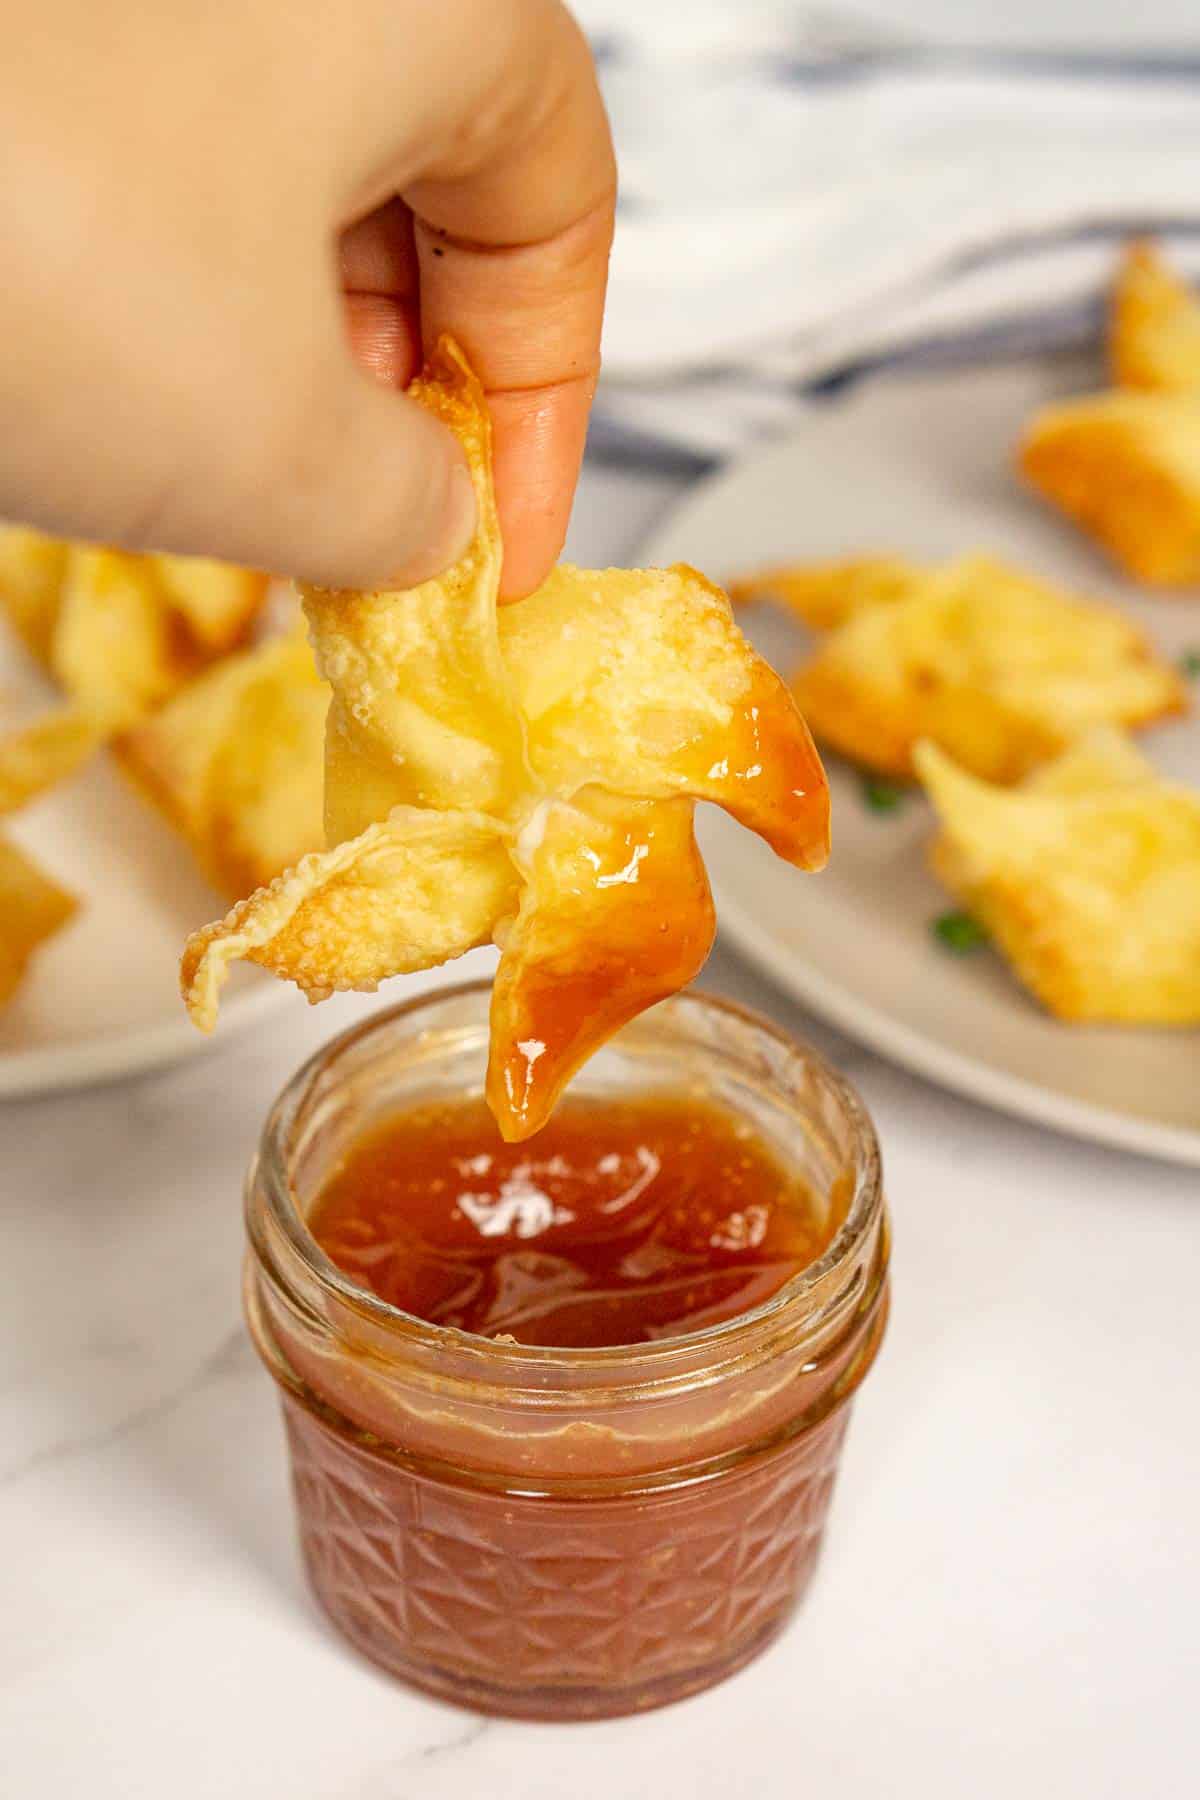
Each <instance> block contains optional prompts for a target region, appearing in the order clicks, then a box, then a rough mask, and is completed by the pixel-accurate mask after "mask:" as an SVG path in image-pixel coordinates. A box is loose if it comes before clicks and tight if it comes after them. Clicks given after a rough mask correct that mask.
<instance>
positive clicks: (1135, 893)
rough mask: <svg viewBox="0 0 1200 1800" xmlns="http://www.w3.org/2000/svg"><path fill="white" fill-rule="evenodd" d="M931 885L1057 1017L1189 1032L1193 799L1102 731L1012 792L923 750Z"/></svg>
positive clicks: (1195, 993)
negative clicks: (936, 883)
mask: <svg viewBox="0 0 1200 1800" xmlns="http://www.w3.org/2000/svg"><path fill="white" fill-rule="evenodd" d="M916 761H917V767H918V771H919V773H920V776H921V780H922V781H923V782H924V784H925V789H926V792H927V793H928V795H929V798H930V800H931V801H932V802H933V805H934V807H935V809H936V811H937V813H938V816H939V819H940V821H941V828H942V829H941V834H940V836H939V838H938V840H937V842H936V844H935V847H934V850H933V855H932V863H933V868H934V870H935V872H936V874H937V875H938V876H939V877H940V879H941V880H942V881H943V882H944V883H945V885H946V886H947V887H948V888H949V890H950V891H951V893H952V894H954V895H955V896H956V897H957V898H958V899H959V900H961V901H962V903H963V905H964V906H965V907H967V909H968V910H969V911H970V912H971V913H972V914H973V915H974V916H975V917H976V918H977V919H978V920H979V921H980V923H981V924H982V925H984V926H985V927H986V929H987V930H988V932H989V933H990V934H991V936H992V938H993V939H994V940H995V942H996V944H997V945H998V946H999V948H1000V950H1001V951H1002V952H1003V954H1004V955H1005V956H1006V957H1007V959H1008V961H1009V962H1010V963H1011V965H1012V968H1013V971H1014V973H1015V974H1016V975H1017V977H1018V979H1019V980H1020V981H1021V982H1023V983H1024V985H1025V986H1026V987H1027V988H1028V989H1029V990H1030V991H1031V993H1033V994H1034V995H1035V996H1036V997H1037V999H1039V1000H1040V1001H1041V1002H1042V1004H1043V1006H1045V1007H1046V1008H1047V1009H1048V1010H1049V1011H1050V1012H1052V1013H1055V1014H1056V1015H1057V1016H1058V1017H1059V1018H1060V1019H1069V1020H1074V1021H1078V1022H1085V1021H1087V1022H1092V1023H1103V1022H1109V1023H1122V1024H1140V1025H1194V1024H1197V1023H1200V794H1197V793H1193V792H1191V791H1189V790H1188V789H1185V788H1181V787H1176V786H1174V785H1173V784H1172V783H1170V782H1167V781H1164V780H1163V779H1162V778H1161V777H1160V776H1158V775H1157V774H1156V773H1155V771H1154V770H1153V769H1152V768H1151V767H1150V765H1149V764H1148V763H1147V762H1145V760H1144V759H1143V758H1142V757H1141V756H1140V755H1139V754H1138V752H1137V751H1136V750H1135V749H1134V748H1133V746H1132V745H1131V744H1129V743H1128V741H1127V740H1125V739H1123V738H1122V737H1121V736H1120V734H1119V733H1116V732H1112V731H1099V732H1096V733H1093V734H1091V735H1089V737H1088V738H1086V739H1083V740H1081V742H1080V743H1079V744H1078V745H1077V746H1075V747H1073V748H1072V749H1071V750H1069V751H1067V752H1066V754H1065V755H1064V756H1063V757H1062V758H1061V759H1060V760H1059V761H1058V762H1056V763H1052V764H1050V765H1048V766H1047V767H1046V768H1044V769H1041V770H1039V771H1038V772H1037V773H1036V774H1035V775H1033V776H1031V777H1030V779H1029V780H1028V781H1027V782H1025V783H1024V784H1023V785H1022V786H1021V787H1019V788H1007V789H1002V788H995V787H990V786H988V785H987V784H986V783H984V782H981V781H978V780H976V779H975V777H974V776H972V775H969V774H967V773H966V772H965V771H964V770H963V769H961V768H959V767H957V766H956V765H955V764H954V763H953V762H951V760H950V759H949V758H948V757H947V756H944V755H943V754H942V752H941V751H940V750H938V749H937V748H936V747H935V746H934V745H932V744H922V745H920V746H919V747H918V749H917V753H916Z"/></svg>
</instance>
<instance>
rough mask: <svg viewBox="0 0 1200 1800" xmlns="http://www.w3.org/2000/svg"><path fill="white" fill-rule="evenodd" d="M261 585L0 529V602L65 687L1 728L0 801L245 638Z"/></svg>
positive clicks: (129, 720)
mask: <svg viewBox="0 0 1200 1800" xmlns="http://www.w3.org/2000/svg"><path fill="white" fill-rule="evenodd" d="M266 589H267V580H266V577H265V576H262V575H257V574H254V573H252V572H250V571H247V570H244V569H234V568H229V567H227V566H226V565H225V564H223V563H215V562H209V561H207V560H205V559H204V558H197V557H180V556H156V555H152V556H135V555H131V554H129V553H127V552H125V551H119V550H105V549H96V548H92V547H87V546H82V545H78V546H71V545H67V544H63V543H59V542H58V541H56V540H55V539H53V538H48V537H45V536H43V535H42V534H41V533H40V532H35V531H29V530H26V529H24V528H23V527H17V526H5V527H2V528H0V607H2V608H3V610H4V611H5V612H6V613H7V614H8V616H9V618H10V620H11V621H12V623H13V625H14V626H15V628H16V629H17V631H18V632H19V633H20V635H21V636H22V638H23V639H24V640H25V642H26V644H27V645H28V647H29V648H30V649H31V650H32V651H33V652H34V654H35V655H36V656H37V657H38V658H39V660H40V661H42V662H43V663H44V664H45V666H46V667H47V668H48V669H49V671H50V673H51V674H52V675H53V676H54V677H55V679H56V680H57V682H58V684H59V685H60V687H62V688H63V690H64V691H65V693H66V694H67V696H68V704H67V705H66V706H65V707H63V708H61V709H60V710H58V711H57V712H53V713H50V714H48V715H47V717H46V718H44V719H41V720H39V721H37V722H36V723H35V724H34V725H32V726H30V727H28V728H26V729H24V730H22V731H19V732H17V733H15V734H14V735H12V736H10V737H9V738H7V739H0V812H3V811H6V810H9V809H11V808H12V807H13V806H16V805H19V804H21V803H23V802H24V801H25V800H28V799H31V798H32V797H33V796H34V795H35V794H36V793H38V792H40V791H41V790H42V789H44V788H47V787H50V786H52V785H53V784H54V783H55V782H57V781H60V780H62V779H63V778H64V777H65V776H67V775H69V774H70V773H72V772H73V771H74V770H75V769H76V768H77V767H78V766H79V764H80V763H81V762H83V761H84V760H85V759H86V758H87V757H88V756H89V755H90V754H91V753H92V751H93V750H95V749H97V748H98V747H99V745H101V744H102V743H104V742H106V741H107V740H108V739H109V738H110V737H111V736H112V735H113V734H114V733H115V732H118V731H121V730H123V729H125V728H126V727H128V726H130V725H132V724H133V723H134V722H135V721H136V720H138V719H140V718H142V717H143V716H144V715H145V714H146V713H148V712H150V711H152V710H153V708H154V707H156V706H158V705H160V704H161V703H162V701H163V700H165V699H167V698H168V697H169V696H170V695H171V694H173V693H175V692H177V691H178V689H179V688H180V687H181V686H182V685H183V684H184V683H185V682H187V681H189V680H190V679H191V678H192V676H193V675H195V674H196V673H197V671H198V670H200V669H203V668H204V667H206V666H207V665H208V664H209V663H211V662H212V661H213V660H214V659H216V658H219V657H221V656H224V655H225V654H226V653H227V652H228V651H230V650H231V649H233V648H235V647H236V646H237V645H238V644H240V643H242V642H243V641H244V640H245V638H246V637H247V635H248V633H249V631H250V628H251V626H252V625H253V623H254V620H255V618H256V616H257V614H258V612H259V611H260V609H261V607H262V604H263V601H264V599H265V597H266Z"/></svg>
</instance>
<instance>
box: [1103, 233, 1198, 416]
mask: <svg viewBox="0 0 1200 1800" xmlns="http://www.w3.org/2000/svg"><path fill="white" fill-rule="evenodd" d="M1108 353H1109V361H1110V363H1111V365H1112V373H1113V380H1114V381H1115V382H1116V385H1117V386H1118V387H1128V388H1153V389H1157V390H1160V391H1163V392H1166V393H1176V394H1178V393H1187V392H1189V391H1193V390H1195V389H1197V388H1200V298H1197V296H1196V295H1195V294H1194V293H1193V292H1192V290H1191V288H1190V287H1189V286H1188V284H1187V283H1186V282H1185V281H1181V280H1180V278H1179V276H1178V275H1176V274H1175V272H1174V270H1173V269H1171V268H1170V267H1169V266H1168V264H1167V263H1166V262H1165V261H1164V260H1163V258H1162V256H1161V255H1160V254H1159V252H1158V250H1157V249H1156V248H1155V246H1154V245H1153V244H1152V243H1135V244H1130V245H1129V247H1128V248H1127V250H1126V252H1125V255H1124V258H1123V260H1122V262H1121V266H1120V269H1119V270H1118V273H1117V280H1116V285H1115V287H1114V289H1113V298H1112V311H1111V316H1110V321H1109V336H1108Z"/></svg>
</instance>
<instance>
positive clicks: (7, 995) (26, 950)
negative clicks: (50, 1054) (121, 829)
mask: <svg viewBox="0 0 1200 1800" xmlns="http://www.w3.org/2000/svg"><path fill="white" fill-rule="evenodd" d="M76 905H77V902H76V901H75V899H74V898H73V897H72V895H70V894H68V893H67V892H66V890H65V889H64V888H61V887H59V885H58V883H57V882H55V881H51V879H50V877H49V876H48V875H43V873H42V871H41V870H40V869H39V868H38V867H37V866H36V864H34V863H33V862H31V861H30V859H29V858H28V857H27V856H26V855H25V853H24V851H22V850H18V849H17V847H16V845H15V844H14V843H11V842H10V841H9V839H7V838H3V837H0V1006H3V1005H5V1004H6V1002H7V1001H9V1000H11V998H12V996H13V994H14V992H15V991H16V989H17V986H18V984H19V983H20V980H21V977H22V975H24V973H25V969H26V967H27V965H28V963H29V959H30V957H31V956H32V955H33V954H34V952H35V951H36V950H37V949H38V947H39V946H40V945H41V944H44V943H45V941H46V939H47V938H49V937H53V935H54V933H55V932H56V931H61V930H62V927H63V926H64V925H65V924H66V923H67V921H68V919H70V917H71V916H72V914H73V913H74V912H75V909H76Z"/></svg>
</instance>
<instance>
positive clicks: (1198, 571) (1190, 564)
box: [1018, 388, 1200, 587]
mask: <svg viewBox="0 0 1200 1800" xmlns="http://www.w3.org/2000/svg"><path fill="white" fill-rule="evenodd" d="M1018 460H1019V462H1020V467H1021V470H1022V473H1023V474H1024V475H1025V477H1026V479H1027V480H1028V481H1029V482H1031V483H1032V485H1033V486H1034V487H1035V488H1037V490H1038V492H1039V493H1041V494H1042V495H1043V496H1044V497H1045V499H1047V500H1049V501H1050V503H1051V505H1052V506H1056V507H1058V508H1059V510H1060V511H1061V512H1063V513H1065V514H1066V516H1067V517H1068V518H1069V519H1072V520H1073V521H1074V522H1075V524H1077V525H1079V526H1080V527H1081V528H1082V529H1083V530H1084V531H1086V532H1088V533H1089V535H1090V536H1092V537H1094V538H1095V539H1096V541H1097V542H1098V543H1099V544H1100V545H1102V547H1103V548H1104V549H1105V550H1107V551H1108V553H1109V555H1110V556H1111V557H1112V558H1113V559H1114V560H1115V561H1116V562H1117V563H1119V564H1120V565H1121V567H1122V568H1123V569H1126V570H1127V571H1128V572H1129V574H1130V575H1132V576H1133V577H1134V578H1135V579H1136V580H1138V581H1142V582H1146V583H1147V584H1149V585H1152V586H1159V585H1161V586H1163V587H1179V586H1187V585H1189V584H1191V583H1194V582H1196V581H1200V391H1197V392H1195V393H1138V392H1136V391H1135V390H1134V389H1132V388H1128V389H1126V388H1122V389H1119V390H1118V391H1116V392H1114V393H1103V394H1093V395H1089V396H1087V397H1086V398H1084V399H1081V400H1068V401H1065V402H1063V403H1061V404H1058V405H1054V406H1048V407H1045V408H1044V409H1043V410H1042V411H1041V412H1039V413H1037V414H1036V415H1035V416H1034V418H1033V420H1032V422H1031V423H1030V425H1029V427H1028V429H1027V430H1026V432H1025V435H1024V437H1023V438H1022V440H1021V444H1020V446H1019V449H1018Z"/></svg>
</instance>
